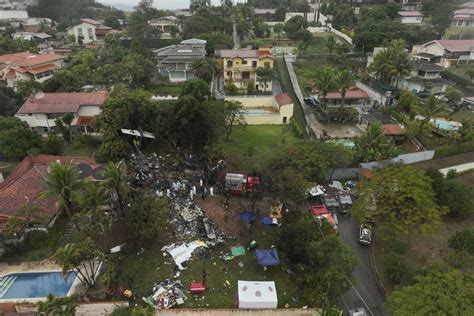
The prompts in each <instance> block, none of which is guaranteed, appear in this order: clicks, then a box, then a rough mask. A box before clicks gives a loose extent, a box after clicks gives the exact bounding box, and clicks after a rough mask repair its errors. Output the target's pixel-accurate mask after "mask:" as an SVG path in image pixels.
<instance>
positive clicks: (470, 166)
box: [439, 162, 474, 175]
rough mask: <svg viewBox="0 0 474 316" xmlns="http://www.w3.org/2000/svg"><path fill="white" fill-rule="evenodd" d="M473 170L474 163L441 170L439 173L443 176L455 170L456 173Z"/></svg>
mask: <svg viewBox="0 0 474 316" xmlns="http://www.w3.org/2000/svg"><path fill="white" fill-rule="evenodd" d="M471 169H474V162H470V163H465V164H462V165H457V166H452V167H448V168H443V169H439V172H441V173H442V174H443V175H447V174H448V172H449V171H451V170H454V171H456V172H464V171H467V170H471Z"/></svg>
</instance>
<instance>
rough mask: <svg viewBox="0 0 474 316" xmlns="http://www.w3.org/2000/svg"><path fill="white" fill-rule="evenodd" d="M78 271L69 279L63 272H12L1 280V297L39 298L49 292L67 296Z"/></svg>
mask: <svg viewBox="0 0 474 316" xmlns="http://www.w3.org/2000/svg"><path fill="white" fill-rule="evenodd" d="M76 277H77V275H76V272H72V273H71V274H70V275H69V276H68V278H67V280H65V279H64V277H63V274H62V272H35V273H12V274H8V275H5V276H4V277H3V278H2V279H1V280H0V299H19V298H39V297H47V296H48V294H49V293H51V294H53V295H55V296H67V293H68V292H69V290H70V289H71V286H72V284H73V283H74V280H75V279H76Z"/></svg>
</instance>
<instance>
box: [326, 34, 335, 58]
mask: <svg viewBox="0 0 474 316" xmlns="http://www.w3.org/2000/svg"><path fill="white" fill-rule="evenodd" d="M336 46H337V39H336V36H335V35H334V34H333V33H330V34H329V36H328V38H327V39H326V48H327V49H328V51H329V56H332V53H333V51H334V49H336Z"/></svg>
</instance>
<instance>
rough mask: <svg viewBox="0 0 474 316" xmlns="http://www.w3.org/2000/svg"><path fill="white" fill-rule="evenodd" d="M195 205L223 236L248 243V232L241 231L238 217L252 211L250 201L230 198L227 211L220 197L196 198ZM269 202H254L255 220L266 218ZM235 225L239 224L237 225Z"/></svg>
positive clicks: (264, 200) (265, 200)
mask: <svg viewBox="0 0 474 316" xmlns="http://www.w3.org/2000/svg"><path fill="white" fill-rule="evenodd" d="M194 201H195V203H196V204H197V205H198V206H199V207H200V208H201V209H202V210H203V212H204V214H205V216H207V217H209V218H210V219H211V220H212V221H213V222H214V223H216V224H217V226H218V227H219V229H220V230H221V231H222V232H224V233H225V234H230V235H232V236H235V238H236V239H237V241H238V242H240V243H241V244H246V243H247V241H248V231H247V230H245V229H242V226H243V222H240V219H239V215H240V213H241V212H243V211H245V210H251V209H252V201H251V200H250V199H248V198H243V197H232V198H231V199H230V200H229V209H228V210H227V211H226V210H225V208H224V203H225V199H224V198H223V197H221V196H214V197H206V198H205V199H204V200H203V199H202V198H200V197H199V198H196V199H195V200H194ZM270 205H271V202H270V200H267V199H261V200H257V201H256V202H255V211H256V214H257V218H259V217H261V216H268V213H269V210H270ZM236 223H241V224H242V225H238V224H236Z"/></svg>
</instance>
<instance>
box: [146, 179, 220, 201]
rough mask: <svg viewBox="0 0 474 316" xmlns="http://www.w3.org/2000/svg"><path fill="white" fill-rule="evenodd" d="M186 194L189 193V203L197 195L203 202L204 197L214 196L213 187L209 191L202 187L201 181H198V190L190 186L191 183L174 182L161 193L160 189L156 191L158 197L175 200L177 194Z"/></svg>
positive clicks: (194, 186)
mask: <svg viewBox="0 0 474 316" xmlns="http://www.w3.org/2000/svg"><path fill="white" fill-rule="evenodd" d="M198 190H199V191H198ZM186 192H188V193H189V197H190V199H191V201H194V197H195V196H197V195H198V194H200V195H201V198H202V199H203V200H205V199H206V196H207V195H208V194H209V195H210V196H214V187H213V186H211V187H209V189H208V188H207V187H206V186H205V185H204V181H203V179H199V189H198V188H197V187H196V185H194V184H193V185H191V183H189V182H187V181H182V182H181V181H179V180H178V181H176V182H172V184H171V187H170V188H167V189H166V190H163V191H161V190H160V189H157V190H156V192H155V193H156V195H157V196H158V197H162V196H164V195H166V196H167V197H169V198H175V197H176V195H177V194H185V193H186Z"/></svg>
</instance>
